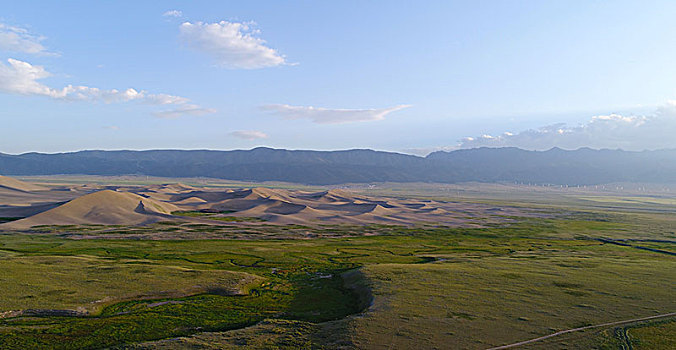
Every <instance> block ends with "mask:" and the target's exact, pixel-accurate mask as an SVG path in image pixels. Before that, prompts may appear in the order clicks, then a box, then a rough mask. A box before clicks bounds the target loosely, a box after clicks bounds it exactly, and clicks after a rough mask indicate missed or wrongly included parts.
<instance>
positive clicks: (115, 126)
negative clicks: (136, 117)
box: [103, 125, 120, 131]
mask: <svg viewBox="0 0 676 350" xmlns="http://www.w3.org/2000/svg"><path fill="white" fill-rule="evenodd" d="M103 128H104V129H106V130H112V131H117V130H120V127H119V126H117V125H110V126H104V127H103Z"/></svg>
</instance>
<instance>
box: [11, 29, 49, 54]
mask: <svg viewBox="0 0 676 350" xmlns="http://www.w3.org/2000/svg"><path fill="white" fill-rule="evenodd" d="M44 39H45V38H44V37H43V36H39V35H35V34H31V33H30V32H29V31H28V30H27V29H24V28H19V27H13V26H9V25H6V24H2V23H0V50H3V51H10V52H21V53H28V54H33V55H55V54H54V53H51V52H48V51H47V49H46V48H45V47H44V46H43V45H42V44H41V43H40V42H41V41H43V40H44Z"/></svg>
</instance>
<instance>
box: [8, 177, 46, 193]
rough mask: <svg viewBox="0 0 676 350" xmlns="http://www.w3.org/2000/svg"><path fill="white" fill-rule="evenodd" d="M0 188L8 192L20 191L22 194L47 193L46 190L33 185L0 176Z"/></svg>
mask: <svg viewBox="0 0 676 350" xmlns="http://www.w3.org/2000/svg"><path fill="white" fill-rule="evenodd" d="M0 187H4V188H7V189H10V190H15V191H22V192H33V191H47V190H48V188H46V187H43V186H39V185H34V184H31V183H28V182H24V181H20V180H17V179H14V178H11V177H7V176H2V175H0Z"/></svg>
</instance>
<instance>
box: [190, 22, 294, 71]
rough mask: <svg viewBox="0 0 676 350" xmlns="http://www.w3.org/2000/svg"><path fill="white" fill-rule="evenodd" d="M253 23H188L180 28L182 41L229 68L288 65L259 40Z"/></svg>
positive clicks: (263, 41)
mask: <svg viewBox="0 0 676 350" xmlns="http://www.w3.org/2000/svg"><path fill="white" fill-rule="evenodd" d="M253 25H254V24H253V23H238V22H227V21H221V22H219V23H203V22H196V23H190V22H185V23H183V24H181V26H180V27H179V29H180V33H181V38H182V40H183V41H184V42H185V43H187V44H188V45H189V46H190V47H192V48H194V49H196V50H199V51H202V52H205V53H207V54H209V55H211V56H213V57H214V58H215V59H216V61H217V63H218V64H219V65H221V66H223V67H226V68H234V69H256V68H265V67H274V66H279V65H282V64H286V60H285V58H284V56H282V55H280V54H279V53H278V52H277V50H275V49H272V48H270V47H267V46H266V45H265V40H263V39H260V38H258V37H256V35H257V34H259V33H260V32H259V31H258V30H253V29H251V27H252V26H253Z"/></svg>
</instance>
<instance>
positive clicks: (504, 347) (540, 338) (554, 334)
mask: <svg viewBox="0 0 676 350" xmlns="http://www.w3.org/2000/svg"><path fill="white" fill-rule="evenodd" d="M670 316H676V312H671V313H668V314H661V315H655V316H649V317H643V318H635V319H632V320H624V321H616V322H608V323H602V324H597V325H592V326H585V327H579V328H573V329H566V330H564V331H558V332H556V333H552V334H549V335H545V336H542V337H539V338H534V339H530V340H524V341H521V342H518V343H513V344H508V345H502V346H497V347H494V348H490V349H487V350H499V349H509V348H513V347H516V346H521V345H526V344H530V343H535V342H538V341H541V340H545V339H549V338H552V337H556V336H557V335H562V334H567V333H572V332H577V331H583V330H586V329H592V328H599V327H608V326H616V325H619V324H624V323H632V322H639V321H647V320H652V319H656V318H662V317H670Z"/></svg>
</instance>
